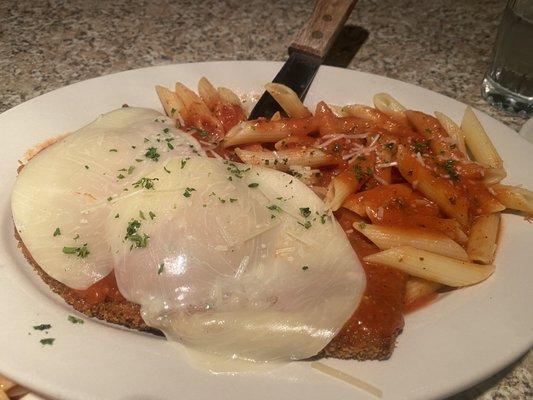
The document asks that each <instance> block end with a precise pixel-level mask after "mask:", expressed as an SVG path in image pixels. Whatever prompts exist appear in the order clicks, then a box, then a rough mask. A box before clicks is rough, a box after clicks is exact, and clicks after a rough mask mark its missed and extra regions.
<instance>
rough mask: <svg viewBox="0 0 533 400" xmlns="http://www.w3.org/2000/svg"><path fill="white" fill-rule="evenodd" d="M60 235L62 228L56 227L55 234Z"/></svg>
mask: <svg viewBox="0 0 533 400" xmlns="http://www.w3.org/2000/svg"><path fill="white" fill-rule="evenodd" d="M59 235H61V229H59V228H56V230H55V231H54V236H59Z"/></svg>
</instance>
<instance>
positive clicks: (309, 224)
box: [298, 221, 311, 229]
mask: <svg viewBox="0 0 533 400" xmlns="http://www.w3.org/2000/svg"><path fill="white" fill-rule="evenodd" d="M298 223H299V224H300V225H302V226H303V227H304V228H305V229H309V228H311V221H305V224H302V223H301V222H298Z"/></svg>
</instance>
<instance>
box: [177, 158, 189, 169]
mask: <svg viewBox="0 0 533 400" xmlns="http://www.w3.org/2000/svg"><path fill="white" fill-rule="evenodd" d="M190 159H191V158H190V157H187V158H184V159H183V160H181V168H180V169H183V168H185V165H186V164H187V161H189V160H190Z"/></svg>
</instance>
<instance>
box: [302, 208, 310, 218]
mask: <svg viewBox="0 0 533 400" xmlns="http://www.w3.org/2000/svg"><path fill="white" fill-rule="evenodd" d="M300 214H301V215H302V217H304V218H307V217H309V216H310V215H311V210H310V209H309V207H300Z"/></svg>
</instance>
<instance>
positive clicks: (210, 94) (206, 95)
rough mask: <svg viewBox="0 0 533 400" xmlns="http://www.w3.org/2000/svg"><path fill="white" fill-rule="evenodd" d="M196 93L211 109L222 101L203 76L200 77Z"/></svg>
mask: <svg viewBox="0 0 533 400" xmlns="http://www.w3.org/2000/svg"><path fill="white" fill-rule="evenodd" d="M198 94H199V95H200V97H201V98H202V100H203V101H204V103H205V104H206V106H207V107H208V108H209V109H210V110H213V109H214V108H215V106H216V105H217V104H218V103H220V102H221V101H222V98H221V97H220V94H219V93H218V91H217V90H216V89H215V87H214V86H213V85H212V84H211V82H209V80H208V79H207V78H205V77H202V79H200V81H199V82H198Z"/></svg>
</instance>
